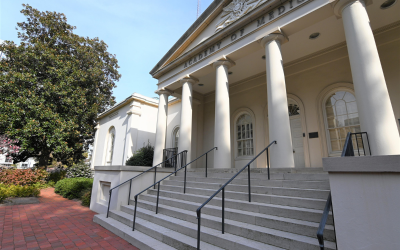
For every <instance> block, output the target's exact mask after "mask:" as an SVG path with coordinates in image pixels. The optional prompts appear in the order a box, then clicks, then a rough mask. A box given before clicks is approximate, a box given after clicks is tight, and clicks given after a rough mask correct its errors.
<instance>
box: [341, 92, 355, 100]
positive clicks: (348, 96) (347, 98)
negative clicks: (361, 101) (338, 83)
mask: <svg viewBox="0 0 400 250" xmlns="http://www.w3.org/2000/svg"><path fill="white" fill-rule="evenodd" d="M343 100H345V101H346V102H355V101H356V98H355V97H354V95H353V94H352V93H349V92H346V94H345V95H344V97H343Z"/></svg>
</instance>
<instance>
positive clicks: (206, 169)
mask: <svg viewBox="0 0 400 250" xmlns="http://www.w3.org/2000/svg"><path fill="white" fill-rule="evenodd" d="M207 154H208V153H206V178H207Z"/></svg>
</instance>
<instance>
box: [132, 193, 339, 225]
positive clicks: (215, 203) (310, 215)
mask: <svg viewBox="0 0 400 250" xmlns="http://www.w3.org/2000/svg"><path fill="white" fill-rule="evenodd" d="M184 197H185V198H186V199H175V198H171V197H163V196H160V198H159V204H164V205H167V206H171V207H176V208H181V209H185V210H189V211H192V212H193V213H194V212H195V211H196V210H197V208H198V207H199V206H200V205H201V204H202V203H203V202H204V201H206V199H208V196H198V198H200V199H196V198H197V197H193V196H184ZM156 198H157V196H156V195H150V194H145V195H141V196H139V198H138V200H139V202H138V203H139V204H140V201H142V200H144V201H149V202H153V203H155V202H156ZM130 204H131V205H133V204H134V201H133V200H131V201H130ZM212 208H214V209H217V210H218V211H221V198H218V197H215V198H214V199H212V200H211V201H210V202H209V203H208V204H207V205H206V206H205V207H204V208H203V210H204V211H209V210H210V214H211V215H214V212H211V209H212ZM225 209H235V210H238V211H241V212H242V213H244V214H246V213H248V212H252V213H259V214H263V215H270V216H278V217H281V218H289V219H296V220H301V221H308V222H314V223H319V222H320V221H321V217H322V212H323V211H322V210H316V209H308V208H297V207H289V206H281V205H274V204H265V203H258V202H248V201H240V200H232V199H225ZM332 223H333V222H332V216H331V215H329V217H328V222H327V224H328V225H332Z"/></svg>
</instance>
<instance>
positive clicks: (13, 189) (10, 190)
mask: <svg viewBox="0 0 400 250" xmlns="http://www.w3.org/2000/svg"><path fill="white" fill-rule="evenodd" d="M39 194H40V190H39V188H37V187H35V186H18V185H4V184H0V201H2V200H4V199H5V198H8V197H37V196H39Z"/></svg>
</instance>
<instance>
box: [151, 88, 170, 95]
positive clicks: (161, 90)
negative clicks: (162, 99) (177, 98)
mask: <svg viewBox="0 0 400 250" xmlns="http://www.w3.org/2000/svg"><path fill="white" fill-rule="evenodd" d="M154 93H156V94H157V95H164V94H167V95H171V94H172V93H174V92H173V91H171V90H168V89H166V88H161V89H158V90H156V91H154Z"/></svg>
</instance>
